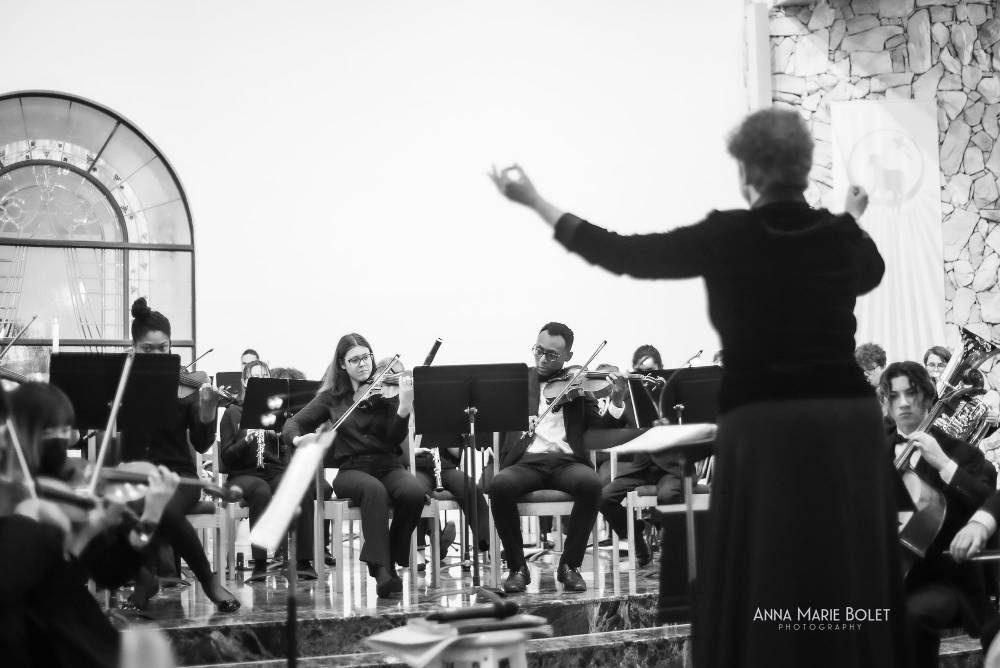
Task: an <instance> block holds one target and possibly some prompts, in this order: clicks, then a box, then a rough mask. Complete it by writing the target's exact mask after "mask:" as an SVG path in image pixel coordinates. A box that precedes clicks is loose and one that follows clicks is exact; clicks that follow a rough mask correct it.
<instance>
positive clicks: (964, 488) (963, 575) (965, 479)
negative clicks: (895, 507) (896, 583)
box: [890, 429, 997, 636]
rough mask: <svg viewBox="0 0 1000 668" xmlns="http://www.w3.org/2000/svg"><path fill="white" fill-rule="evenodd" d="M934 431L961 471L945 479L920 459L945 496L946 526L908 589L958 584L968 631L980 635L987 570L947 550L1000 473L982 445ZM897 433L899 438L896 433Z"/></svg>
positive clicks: (986, 606) (986, 611) (986, 612)
mask: <svg viewBox="0 0 1000 668" xmlns="http://www.w3.org/2000/svg"><path fill="white" fill-rule="evenodd" d="M931 434H932V435H933V436H934V438H936V439H937V441H938V443H939V444H940V445H941V449H942V450H944V452H945V453H946V454H947V455H948V457H950V458H951V459H952V460H953V461H954V462H955V463H956V464H958V469H957V470H956V471H955V475H954V476H952V479H951V482H949V483H945V482H944V480H942V479H941V476H940V475H939V474H938V472H937V470H935V469H934V467H932V466H931V465H930V464H928V463H927V462H926V461H925V460H924V459H923V458H921V459H920V460H919V462H918V463H917V467H916V469H917V472H918V473H920V474H922V477H923V478H924V479H925V480H927V481H928V482H929V483H930V484H931V485H932V486H933V487H934V488H935V489H938V490H939V491H941V492H942V493H943V494H944V497H945V499H946V500H947V503H948V508H947V511H946V514H945V519H944V525H943V526H942V527H941V531H940V532H939V533H938V536H937V539H936V540H935V541H934V543H933V544H932V545H931V546H930V548H929V549H928V550H927V558H925V559H923V560H922V561H919V562H918V563H917V564H916V565H914V566H913V568H912V569H911V570H910V573H909V575H908V576H907V578H906V591H907V592H913V591H916V590H917V589H919V588H920V587H922V586H925V585H931V584H945V585H950V586H952V587H955V588H956V589H958V590H959V592H960V593H961V595H962V596H961V608H962V609H961V616H962V623H963V626H964V627H965V629H966V631H968V632H969V633H970V634H972V635H973V636H978V634H979V629H980V627H981V625H982V623H983V622H984V621H985V620H986V619H988V618H989V617H990V616H991V615H992V614H993V613H992V609H991V606H990V601H989V595H988V593H987V590H986V583H985V579H984V576H983V569H982V567H981V565H980V564H978V563H976V562H965V563H962V564H959V563H956V562H955V561H954V560H953V559H951V558H950V557H947V556H945V555H944V554H943V552H944V551H945V550H947V549H948V546H949V545H950V544H951V541H952V539H953V538H954V537H955V534H956V533H958V531H959V529H961V528H962V527H963V526H965V523H966V522H968V521H969V518H971V517H972V515H973V513H975V512H976V510H977V509H978V508H979V507H980V506H981V505H983V503H984V502H985V501H986V500H987V498H988V497H989V496H990V495H991V494H993V492H994V490H995V489H996V482H997V471H996V469H995V468H993V465H992V464H990V463H989V462H988V461H986V457H985V456H983V453H982V452H981V451H980V450H979V449H978V448H976V447H973V446H972V445H969V444H968V443H966V442H965V441H960V440H958V439H955V438H952V437H951V436H948V435H947V434H944V433H943V432H941V431H939V430H937V429H932V430H931ZM893 435H894V436H895V433H894V434H893ZM891 442H892V443H893V444H895V443H897V442H898V439H897V438H893V439H891ZM893 454H894V452H893V451H892V450H890V456H892V455H893Z"/></svg>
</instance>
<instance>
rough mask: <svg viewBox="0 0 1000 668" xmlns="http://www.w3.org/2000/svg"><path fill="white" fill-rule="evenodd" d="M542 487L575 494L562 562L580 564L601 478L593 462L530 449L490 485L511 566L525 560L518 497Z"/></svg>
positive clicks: (592, 522) (497, 523)
mask: <svg viewBox="0 0 1000 668" xmlns="http://www.w3.org/2000/svg"><path fill="white" fill-rule="evenodd" d="M539 489H556V490H559V491H561V492H566V493H567V494H570V495H572V496H573V512H572V513H570V516H569V527H568V529H567V533H566V543H565V544H564V546H563V555H562V559H561V560H560V563H564V564H566V565H567V566H569V567H570V568H579V567H580V564H581V563H583V554H584V552H586V550H587V544H588V542H589V536H590V532H591V529H593V527H594V522H595V521H596V520H597V512H598V508H599V507H600V504H601V480H600V478H598V477H597V472H596V471H594V469H592V468H591V467H590V466H587V465H586V464H581V463H580V462H579V461H577V460H576V459H575V458H574V457H573V456H572V455H567V454H563V453H543V454H536V453H528V454H525V455H524V456H523V457H521V459H520V461H518V462H517V463H516V464H514V465H512V466H508V467H507V468H505V469H503V470H502V471H500V473H498V474H497V475H496V476H495V477H494V478H493V482H492V483H491V485H490V500H491V501H492V508H493V521H494V522H495V523H496V527H497V533H498V534H499V535H500V541H501V542H502V543H503V549H504V550H505V551H506V553H507V563H508V565H509V566H510V568H512V569H514V568H520V567H521V566H522V565H523V564H524V547H523V544H522V538H521V517H520V515H519V514H518V512H517V500H518V499H519V498H520V497H522V496H524V495H525V494H527V493H528V492H533V491H535V490H539Z"/></svg>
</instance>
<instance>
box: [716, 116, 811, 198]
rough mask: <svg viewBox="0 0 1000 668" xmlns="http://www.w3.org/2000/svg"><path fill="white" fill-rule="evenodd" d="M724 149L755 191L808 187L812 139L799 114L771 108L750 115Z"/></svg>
mask: <svg viewBox="0 0 1000 668" xmlns="http://www.w3.org/2000/svg"><path fill="white" fill-rule="evenodd" d="M727 149H728V150H729V154H730V155H731V156H733V157H734V158H736V159H737V160H738V161H739V162H740V163H742V165H743V167H744V169H745V170H746V179H747V183H749V184H750V185H752V186H753V187H754V188H755V189H756V190H757V192H764V191H766V190H768V189H769V188H773V187H775V186H786V187H789V188H795V189H797V190H805V189H806V188H807V187H808V186H809V170H810V169H812V154H813V139H812V135H811V134H810V133H809V129H808V128H807V127H806V124H805V121H803V120H802V117H801V116H799V114H798V112H795V111H789V110H784V109H773V108H772V109H761V110H760V111H756V112H754V113H752V114H750V115H749V116H747V117H746V118H744V119H743V122H742V123H740V125H739V127H737V128H736V129H735V130H733V132H732V133H731V134H730V135H729V142H728V145H727Z"/></svg>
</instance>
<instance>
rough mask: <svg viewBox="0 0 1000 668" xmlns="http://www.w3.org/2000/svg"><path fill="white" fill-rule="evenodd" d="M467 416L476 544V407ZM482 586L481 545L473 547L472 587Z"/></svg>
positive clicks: (470, 510) (467, 410)
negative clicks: (480, 573) (480, 575)
mask: <svg viewBox="0 0 1000 668" xmlns="http://www.w3.org/2000/svg"><path fill="white" fill-rule="evenodd" d="M465 412H466V414H467V415H468V416H469V437H470V438H471V441H472V442H471V444H470V447H471V448H472V450H471V451H470V452H469V461H470V462H471V464H472V465H471V466H470V468H471V469H472V470H471V472H470V473H471V475H472V494H473V496H472V502H471V503H470V504H469V514H470V515H471V516H472V522H471V524H472V536H473V541H472V542H473V543H475V542H476V540H475V536H476V528H477V527H478V526H479V517H478V515H479V508H478V504H477V503H476V500H477V499H476V497H475V494H476V492H477V486H478V484H479V482H478V480H479V478H478V476H477V475H476V413H477V412H478V411H477V410H476V408H475V406H469V407H468V408H467V409H465ZM480 584H482V583H481V582H480V579H479V545H473V546H472V586H473V587H478V586H480Z"/></svg>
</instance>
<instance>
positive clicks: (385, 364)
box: [354, 356, 409, 408]
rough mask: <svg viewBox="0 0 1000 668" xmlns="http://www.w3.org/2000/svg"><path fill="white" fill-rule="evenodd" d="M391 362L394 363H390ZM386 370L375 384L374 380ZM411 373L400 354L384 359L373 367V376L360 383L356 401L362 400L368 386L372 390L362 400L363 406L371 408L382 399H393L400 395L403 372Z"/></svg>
mask: <svg viewBox="0 0 1000 668" xmlns="http://www.w3.org/2000/svg"><path fill="white" fill-rule="evenodd" d="M390 362H392V364H391V365H390ZM383 371H384V372H385V375H383V376H382V378H381V379H380V380H379V381H378V383H375V384H374V385H373V381H374V380H375V379H376V378H377V377H378V376H379V374H381V373H382V372H383ZM405 373H409V372H408V371H407V370H406V367H405V366H403V363H402V362H400V361H399V358H398V356H397V357H396V358H393V359H382V360H379V362H378V363H377V364H376V365H375V368H374V369H372V373H371V376H369V377H368V380H366V381H365V382H363V383H361V384H360V385H358V389H357V390H355V391H354V401H355V402H357V401H358V400H360V399H361V398H362V397H363V396H364V395H365V393H366V392H368V388H369V387H371V388H372V389H371V392H369V393H368V398H367V399H365V400H364V402H362V404H361V405H362V407H364V408H371V407H372V406H374V405H375V404H376V403H378V402H379V401H380V400H381V399H391V398H393V397H395V396H398V395H399V379H400V377H402V376H403V374H405Z"/></svg>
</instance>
